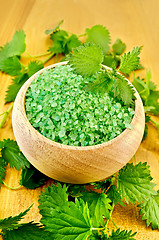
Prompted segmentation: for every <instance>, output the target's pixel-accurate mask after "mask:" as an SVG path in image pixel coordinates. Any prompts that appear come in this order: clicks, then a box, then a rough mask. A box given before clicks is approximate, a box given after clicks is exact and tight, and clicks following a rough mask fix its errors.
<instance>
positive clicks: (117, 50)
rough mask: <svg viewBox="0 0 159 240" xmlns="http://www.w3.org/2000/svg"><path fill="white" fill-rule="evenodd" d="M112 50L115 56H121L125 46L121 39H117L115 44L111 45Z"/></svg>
mask: <svg viewBox="0 0 159 240" xmlns="http://www.w3.org/2000/svg"><path fill="white" fill-rule="evenodd" d="M112 49H113V51H114V53H115V54H117V55H121V54H122V53H123V52H124V51H125V49H126V44H125V43H123V42H122V41H121V39H119V38H117V39H116V41H115V43H114V44H113V45H112Z"/></svg>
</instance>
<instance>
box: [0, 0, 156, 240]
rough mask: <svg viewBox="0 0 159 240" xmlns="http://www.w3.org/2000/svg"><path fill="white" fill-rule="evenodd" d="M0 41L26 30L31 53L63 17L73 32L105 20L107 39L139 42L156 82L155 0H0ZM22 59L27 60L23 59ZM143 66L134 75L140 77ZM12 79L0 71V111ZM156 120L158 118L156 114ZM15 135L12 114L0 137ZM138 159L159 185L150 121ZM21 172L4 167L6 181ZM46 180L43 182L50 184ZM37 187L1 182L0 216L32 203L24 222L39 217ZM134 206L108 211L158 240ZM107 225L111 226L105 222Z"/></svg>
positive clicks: (43, 45)
mask: <svg viewBox="0 0 159 240" xmlns="http://www.w3.org/2000/svg"><path fill="white" fill-rule="evenodd" d="M0 6H1V8H0V20H1V21H0V29H1V31H0V46H2V45H3V44H5V43H6V42H7V41H9V40H10V39H11V38H12V36H13V34H14V32H15V30H18V29H20V28H21V29H24V30H25V32H26V43H27V52H29V53H30V54H31V55H36V54H40V53H44V52H46V50H47V48H48V45H49V44H50V40H49V39H48V38H47V36H46V35H45V34H44V31H45V30H46V29H48V28H52V27H54V26H55V25H56V24H57V23H58V22H59V21H60V20H61V19H64V23H63V28H64V29H66V30H68V31H70V32H73V33H77V34H81V33H83V31H84V30H85V28H86V27H91V26H93V25H95V24H103V25H105V26H106V27H107V28H108V29H109V30H110V33H111V36H112V42H113V41H115V39H116V38H117V37H119V38H121V39H122V40H123V41H124V42H125V43H126V44H127V50H131V49H132V48H133V47H134V46H140V45H144V47H143V50H142V54H141V62H142V64H143V65H144V66H145V67H146V68H148V69H151V71H152V80H153V81H154V82H155V83H156V84H158V85H159V77H158V76H159V60H158V56H159V47H158V39H159V14H158V9H159V1H158V0H153V1H152V0H144V1H143V0H121V1H118V0H113V1H108V0H98V1H96V0H87V1H85V0H59V1H55V0H6V1H3V0H0ZM23 61H24V63H26V62H27V61H28V59H26V58H23ZM52 63H54V60H52V61H50V62H49V63H48V64H52ZM145 74H146V70H142V71H140V72H139V73H138V75H140V76H142V77H145ZM10 82H11V78H10V77H8V76H7V75H5V74H1V73H0V89H1V94H0V112H3V111H4V110H6V109H7V108H8V106H9V104H7V105H4V96H5V91H6V90H7V86H8V85H9V84H10ZM155 119H156V120H159V119H158V118H155ZM8 137H10V138H12V139H13V138H14V135H13V132H12V128H11V115H10V118H9V119H8V121H7V123H6V124H5V126H4V128H3V129H1V130H0V139H3V138H5V139H6V138H8ZM136 159H137V161H138V162H139V161H142V162H145V161H147V162H148V164H149V165H150V169H151V172H152V176H153V178H154V182H155V183H157V186H156V189H159V177H158V173H159V138H158V133H157V131H156V130H155V129H154V127H153V126H152V125H149V132H148V139H147V140H146V141H144V142H143V143H142V144H141V146H140V148H139V150H138V151H137V153H136ZM19 178H20V173H19V172H17V171H16V170H15V169H9V168H8V171H7V176H6V179H5V181H6V183H7V184H8V185H10V186H17V185H18V184H19V183H18V182H19ZM51 183H52V181H49V182H48V183H47V184H49V185H50V184H51ZM41 190H42V188H39V189H37V190H27V189H25V188H22V189H20V190H18V191H11V190H8V189H7V188H5V187H3V186H2V188H1V190H0V218H3V217H8V216H10V215H15V214H18V213H19V212H20V211H23V210H25V209H26V208H27V207H28V206H30V205H31V204H32V203H34V206H33V208H32V209H31V211H30V213H29V214H28V215H27V217H26V219H25V221H31V220H35V221H39V219H40V215H39V214H38V196H39V194H40V191H41ZM138 211H139V209H137V208H136V207H135V206H134V205H131V204H130V205H126V206H125V207H121V206H117V207H116V208H115V211H114V213H113V217H114V219H115V220H116V222H117V224H118V226H119V227H120V228H121V229H132V230H133V231H137V232H138V234H137V237H136V239H137V240H149V239H150V240H158V239H159V231H158V230H154V231H152V230H151V228H146V226H145V222H144V221H140V219H141V218H140V217H139V216H138ZM110 227H111V226H110Z"/></svg>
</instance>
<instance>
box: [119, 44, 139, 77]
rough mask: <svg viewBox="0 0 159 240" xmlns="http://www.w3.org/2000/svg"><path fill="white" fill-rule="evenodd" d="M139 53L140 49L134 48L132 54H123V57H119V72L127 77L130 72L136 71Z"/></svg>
mask: <svg viewBox="0 0 159 240" xmlns="http://www.w3.org/2000/svg"><path fill="white" fill-rule="evenodd" d="M140 51H141V47H136V48H133V50H132V52H128V53H124V55H123V56H121V64H120V68H119V71H121V72H122V73H124V74H126V75H128V74H130V73H131V72H132V71H134V70H136V68H137V67H138V65H139V60H140V58H139V54H140Z"/></svg>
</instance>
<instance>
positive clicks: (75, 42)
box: [64, 34, 81, 54]
mask: <svg viewBox="0 0 159 240" xmlns="http://www.w3.org/2000/svg"><path fill="white" fill-rule="evenodd" d="M80 45H81V41H80V40H79V39H78V37H77V35H75V34H72V35H71V36H70V37H69V38H68V39H67V43H66V47H65V51H64V53H65V54H68V53H69V52H70V51H72V49H73V48H76V47H79V46H80Z"/></svg>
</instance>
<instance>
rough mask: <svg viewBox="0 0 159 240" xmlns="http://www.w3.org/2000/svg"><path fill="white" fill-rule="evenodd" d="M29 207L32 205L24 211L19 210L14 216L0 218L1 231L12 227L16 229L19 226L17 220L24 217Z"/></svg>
mask: <svg viewBox="0 0 159 240" xmlns="http://www.w3.org/2000/svg"><path fill="white" fill-rule="evenodd" d="M31 207H32V205H31V206H30V207H29V208H28V209H26V210H25V211H24V212H21V213H20V214H18V215H17V216H15V217H11V216H10V217H8V218H4V219H0V229H2V231H3V232H5V231H6V230H8V231H10V230H13V229H17V228H18V227H19V223H18V222H19V221H21V220H22V219H23V218H24V216H25V215H26V214H27V213H28V211H29V210H30V208H31Z"/></svg>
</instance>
